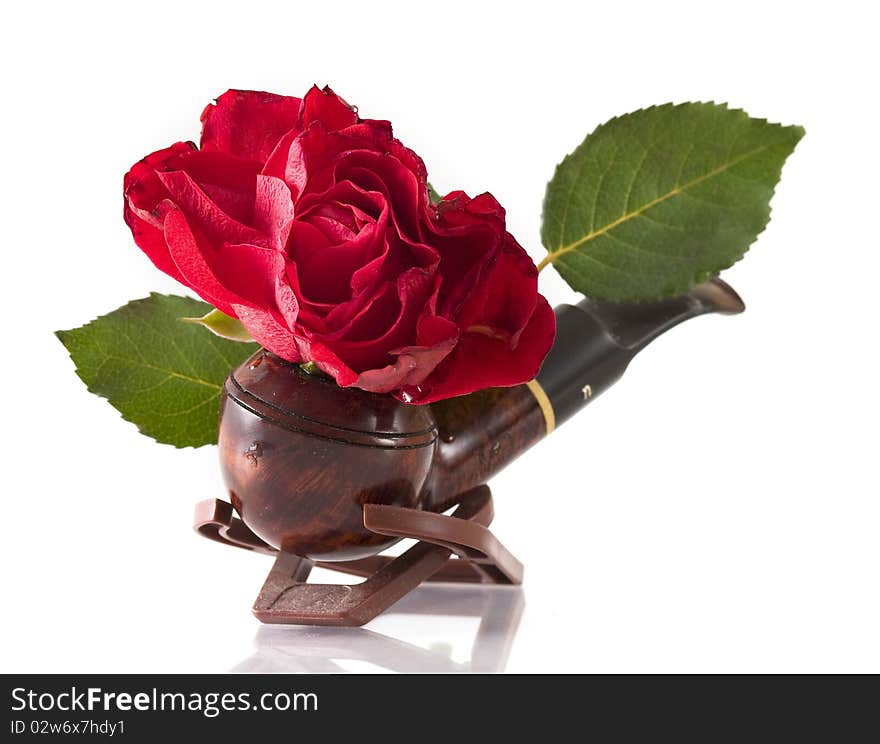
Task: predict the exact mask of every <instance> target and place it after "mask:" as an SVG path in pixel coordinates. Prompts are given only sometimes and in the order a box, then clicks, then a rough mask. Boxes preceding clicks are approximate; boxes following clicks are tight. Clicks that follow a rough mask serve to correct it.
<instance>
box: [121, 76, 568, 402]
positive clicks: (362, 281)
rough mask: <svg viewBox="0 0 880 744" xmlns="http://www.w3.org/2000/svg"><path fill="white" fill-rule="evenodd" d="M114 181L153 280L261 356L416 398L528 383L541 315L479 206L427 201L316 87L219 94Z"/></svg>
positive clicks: (390, 150)
mask: <svg viewBox="0 0 880 744" xmlns="http://www.w3.org/2000/svg"><path fill="white" fill-rule="evenodd" d="M202 125H203V127H202V140H201V149H197V148H196V146H195V145H194V144H192V143H177V144H175V145H172V146H171V147H169V148H167V149H165V150H160V151H158V152H155V153H153V154H152V155H149V156H148V157H146V158H145V159H144V160H142V161H140V162H139V163H137V164H136V165H135V166H134V167H133V168H132V169H131V170H130V171H129V172H128V174H126V176H125V183H124V193H125V221H126V223H127V224H128V226H129V227H130V228H131V231H132V233H133V235H134V238H135V241H136V242H137V244H138V245H139V246H140V247H141V249H143V251H144V252H145V253H146V254H147V255H148V256H149V257H150V258H151V259H152V261H153V263H155V264H156V266H157V267H159V268H160V269H161V270H162V271H164V272H165V273H167V274H169V275H170V276H173V277H174V278H175V279H177V280H178V281H180V282H182V283H183V284H185V285H186V286H188V287H190V288H191V289H192V290H193V291H195V292H196V293H197V294H199V295H200V296H201V297H203V298H204V299H205V300H207V301H208V302H210V303H211V304H212V305H214V306H215V307H217V308H219V309H220V310H222V311H223V312H225V313H227V314H229V315H232V316H235V317H238V318H239V319H240V320H241V322H242V323H243V324H244V325H245V327H246V328H247V329H248V331H250V333H251V335H252V336H253V337H254V338H255V339H256V340H257V341H258V342H259V343H261V344H262V345H263V346H264V347H265V348H267V349H269V350H270V351H272V352H274V353H276V354H278V355H279V356H281V357H283V358H285V359H289V360H291V361H294V362H298V361H312V362H315V363H316V364H317V366H318V367H319V368H320V369H321V370H323V371H324V372H326V373H327V374H330V375H332V376H333V377H334V378H335V379H336V381H337V382H338V383H339V384H340V385H342V386H350V385H354V386H356V387H360V388H363V389H365V390H370V391H374V392H380V393H385V392H391V393H394V395H395V396H397V397H399V398H400V399H401V400H404V401H408V402H415V403H429V402H431V401H434V400H439V399H441V398H448V397H452V396H455V395H462V394H464V393H469V392H472V391H474V390H478V389H480V388H484V387H493V386H504V385H515V384H518V383H521V382H525V381H527V380H529V379H531V378H532V377H534V376H535V374H536V373H537V371H538V369H539V367H540V365H541V362H542V361H543V359H544V356H545V355H546V353H547V351H548V349H549V348H550V345H551V343H552V342H553V337H554V333H555V319H554V316H553V312H552V310H551V309H550V307H549V305H548V304H547V301H546V300H545V299H544V297H542V296H541V295H540V294H538V291H537V271H536V269H535V265H534V263H533V262H532V260H531V259H530V258H529V256H528V255H527V254H526V253H525V251H524V250H523V249H522V248H521V247H520V245H519V244H518V243H517V242H516V240H514V238H513V236H511V235H510V233H508V232H507V230H506V229H505V222H504V210H503V209H502V208H501V206H500V205H499V204H498V202H497V201H495V199H494V197H492V196H491V195H490V194H483V195H481V196H478V197H477V198H475V199H470V198H469V197H468V196H467V195H466V194H464V193H463V192H460V191H457V192H453V193H451V194H448V195H447V196H446V197H444V198H443V200H442V201H441V202H440V203H439V204H432V203H431V200H430V198H429V196H428V190H427V174H426V171H425V166H424V164H423V163H422V161H421V159H420V158H419V157H418V156H417V155H416V154H415V153H413V152H412V151H411V150H408V149H407V148H405V147H404V146H403V145H402V144H401V143H400V142H399V141H398V140H396V139H394V137H393V135H392V132H391V125H390V124H389V123H388V122H386V121H375V120H370V119H361V118H359V117H358V115H357V112H356V111H355V110H354V109H353V108H351V107H350V106H349V105H348V104H347V103H345V101H343V100H342V99H341V98H339V97H338V96H337V95H335V94H334V93H333V92H332V91H331V90H330V89H329V88H325V89H324V90H319V89H318V88H312V89H311V90H310V91H309V92H308V93H307V94H306V96H305V98H303V99H302V100H300V99H298V98H289V97H285V96H277V95H273V94H270V93H258V92H253V91H228V92H227V93H224V94H223V95H222V96H220V98H218V99H217V102H216V104H212V105H209V106H208V107H207V108H206V109H205V111H204V113H203V114H202Z"/></svg>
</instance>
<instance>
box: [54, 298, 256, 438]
mask: <svg viewBox="0 0 880 744" xmlns="http://www.w3.org/2000/svg"><path fill="white" fill-rule="evenodd" d="M209 309H210V305H208V304H206V303H204V302H199V301H197V300H191V299H189V298H187V297H177V296H175V295H160V294H151V295H150V296H149V297H148V298H146V299H143V300H135V301H134V302H129V303H128V304H127V305H123V306H122V307H120V308H119V309H118V310H114V311H113V312H112V313H109V314H107V315H104V316H102V317H100V318H98V319H96V320H93V321H92V322H91V323H87V324H86V325H84V326H82V327H81V328H75V329H73V330H70V331H58V332H57V333H56V334H55V335H56V336H58V338H59V339H60V341H61V343H63V344H64V345H65V346H66V347H67V350H68V351H69V352H70V356H71V358H72V359H73V361H74V363H75V364H76V373H77V374H78V375H79V376H80V378H81V379H82V381H83V382H85V384H86V387H88V389H89V390H90V391H91V392H93V393H95V394H96V395H100V396H103V397H105V398H107V399H108V400H109V401H110V403H111V405H113V406H114V407H115V408H116V409H117V410H118V411H119V412H120V413H121V414H122V417H123V418H124V419H125V420H126V421H131V422H132V423H134V424H136V425H137V427H138V429H140V431H141V432H142V433H143V434H146V435H147V436H150V437H153V438H154V439H156V440H157V441H159V442H163V443H165V444H173V445H174V446H175V447H200V446H201V445H203V444H213V443H215V442H216V441H217V411H218V406H219V401H220V392H221V390H222V386H223V381H224V380H225V379H226V376H227V375H228V374H229V373H230V371H232V369H233V368H235V367H237V366H238V365H239V364H241V363H242V362H243V361H244V360H245V359H246V358H247V357H248V356H250V355H251V354H253V353H254V352H255V351H256V350H257V349H258V348H259V347H258V346H257V344H243V343H240V342H236V341H227V340H225V339H222V338H219V337H217V336H215V335H214V334H212V333H209V332H208V331H207V330H206V329H205V328H202V327H200V326H199V325H196V324H193V323H182V322H181V321H180V319H181V317H193V316H199V315H205V314H206V312H207V311H208V310H209Z"/></svg>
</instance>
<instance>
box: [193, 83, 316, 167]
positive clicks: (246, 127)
mask: <svg viewBox="0 0 880 744" xmlns="http://www.w3.org/2000/svg"><path fill="white" fill-rule="evenodd" d="M301 104H302V101H301V100H300V99H299V98H291V97H289V96H278V95H275V94H274V93H263V92H261V91H254V90H228V91H226V93H224V94H223V95H222V96H220V97H219V98H217V100H216V102H215V103H213V104H209V105H208V106H207V107H206V108H205V110H204V111H203V112H202V140H201V147H202V150H205V151H213V152H223V153H226V154H228V155H235V156H237V157H241V158H247V159H249V160H254V161H257V162H259V163H263V162H265V161H266V158H268V157H269V155H270V153H271V152H272V150H273V149H274V148H275V145H277V144H278V140H280V139H281V137H282V136H283V135H284V134H285V133H286V132H289V131H290V130H291V129H293V128H294V127H295V126H296V123H297V120H298V118H299V111H300V106H301Z"/></svg>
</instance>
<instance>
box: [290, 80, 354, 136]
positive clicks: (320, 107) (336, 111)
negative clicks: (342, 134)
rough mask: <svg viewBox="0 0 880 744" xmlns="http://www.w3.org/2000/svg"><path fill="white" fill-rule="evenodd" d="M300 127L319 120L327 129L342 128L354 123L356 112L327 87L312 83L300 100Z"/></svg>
mask: <svg viewBox="0 0 880 744" xmlns="http://www.w3.org/2000/svg"><path fill="white" fill-rule="evenodd" d="M301 113H302V119H301V122H302V128H303V129H305V128H306V127H307V126H309V124H312V123H313V122H316V121H319V122H321V123H322V124H323V125H324V127H325V128H326V129H327V131H333V130H334V129H344V128H345V127H348V126H351V125H352V124H356V123H357V120H358V115H357V112H356V111H355V110H354V109H353V108H352V107H351V106H349V105H348V104H347V103H346V102H345V101H343V100H342V99H341V98H340V97H339V96H337V95H336V94H335V93H334V92H333V91H332V90H330V88H329V87H324V88H323V89H321V88H318V86H317V85H313V86H312V87H311V90H309V92H308V93H306V95H305V97H304V98H303V101H302V110H301Z"/></svg>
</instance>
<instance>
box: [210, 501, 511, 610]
mask: <svg viewBox="0 0 880 744" xmlns="http://www.w3.org/2000/svg"><path fill="white" fill-rule="evenodd" d="M492 517H493V509H492V495H491V492H490V490H489V487H488V486H485V485H483V486H478V487H477V488H474V489H472V490H471V491H468V492H466V493H464V494H462V495H461V497H460V498H459V499H458V508H457V509H456V510H455V512H454V513H453V514H452V515H450V516H446V515H443V514H435V513H433V512H425V511H419V510H417V509H407V508H403V507H397V506H383V505H379V504H366V505H365V506H364V525H365V526H366V527H367V529H369V530H372V531H373V532H377V533H379V534H383V535H389V536H394V537H407V538H413V539H415V540H418V542H417V543H416V544H415V545H414V546H413V547H411V548H410V549H409V550H407V551H406V552H404V553H403V554H401V555H399V556H397V557H393V558H391V557H386V556H374V557H372V558H365V559H362V560H359V561H346V562H339V563H323V562H319V563H318V564H317V565H319V566H321V567H322V568H329V569H333V570H337V571H343V572H346V573H351V574H354V575H359V576H365V577H367V578H366V580H365V581H363V582H361V583H359V584H352V585H339V584H308V583H306V579H307V578H308V575H309V572H310V571H311V569H312V567H313V566H314V565H315V563H313V562H312V561H310V560H308V559H306V558H300V557H299V556H295V555H293V554H291V553H286V552H283V551H281V552H279V551H276V550H275V549H274V548H272V547H271V546H269V545H266V544H265V543H264V542H263V541H262V540H260V539H259V538H258V537H257V536H256V535H254V534H253V533H252V532H251V531H250V530H249V529H248V528H247V527H246V526H245V524H244V523H243V522H242V521H241V520H240V519H237V518H236V517H235V516H234V515H233V510H232V506H231V505H230V504H229V503H228V502H225V501H221V500H218V499H212V500H209V501H205V502H202V503H200V504H199V505H198V506H197V507H196V520H195V529H196V531H198V532H199V533H200V534H202V535H204V536H205V537H208V538H210V539H212V540H216V541H218V542H223V543H226V544H229V545H234V546H236V547H241V548H246V549H248V550H254V551H257V552H262V553H269V554H273V555H276V559H275V564H274V566H273V567H272V570H271V571H270V572H269V576H268V577H267V578H266V581H265V583H264V584H263V588H262V589H261V591H260V594H259V595H258V597H257V600H256V602H255V603H254V607H253V611H254V614H255V615H256V617H257V618H258V619H259V620H261V621H262V622H264V623H289V624H298V625H346V626H352V625H363V624H364V623H367V622H369V621H370V620H372V619H373V618H374V617H376V616H377V615H379V614H380V613H381V612H383V611H384V610H386V609H387V608H388V607H390V606H391V605H392V604H394V603H395V602H397V600H399V599H400V598H401V597H403V596H404V595H405V594H407V593H408V592H410V591H412V590H413V589H415V588H416V587H417V586H418V585H419V584H421V583H422V582H423V581H456V582H459V581H461V582H484V583H501V584H519V583H521V582H522V574H523V567H522V564H521V563H520V562H519V561H518V560H517V559H516V558H514V557H513V555H511V554H510V552H509V551H508V550H507V549H506V548H505V547H504V546H503V545H502V544H501V543H500V542H499V541H498V539H497V538H496V537H495V536H494V535H493V534H492V532H490V531H489V529H488V526H489V524H490V523H491V521H492ZM453 555H454V556H456V557H454V558H453V557H452V556H453Z"/></svg>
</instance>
